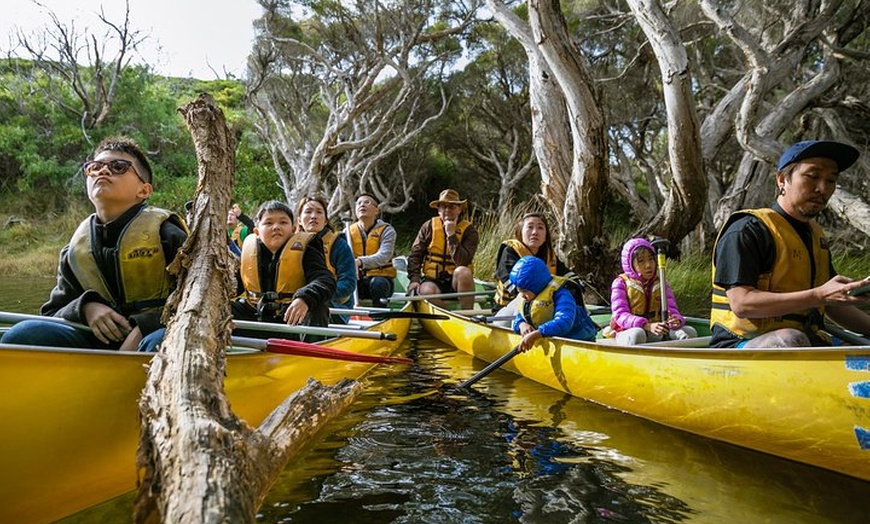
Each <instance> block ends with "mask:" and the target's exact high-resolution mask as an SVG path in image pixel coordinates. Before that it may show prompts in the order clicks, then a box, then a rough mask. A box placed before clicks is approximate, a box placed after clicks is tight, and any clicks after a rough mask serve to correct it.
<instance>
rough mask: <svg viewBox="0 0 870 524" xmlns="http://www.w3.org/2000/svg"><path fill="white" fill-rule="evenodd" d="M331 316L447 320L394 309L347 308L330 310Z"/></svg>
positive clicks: (429, 314)
mask: <svg viewBox="0 0 870 524" xmlns="http://www.w3.org/2000/svg"><path fill="white" fill-rule="evenodd" d="M329 314H330V315H357V316H361V317H370V318H371V319H372V320H383V319H387V318H420V319H427V320H447V318H449V317H447V316H446V315H436V314H433V313H418V312H417V311H395V310H392V309H382V308H372V309H346V308H332V307H331V308H329Z"/></svg>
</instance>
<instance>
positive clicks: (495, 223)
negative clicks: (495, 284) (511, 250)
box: [473, 205, 525, 281]
mask: <svg viewBox="0 0 870 524" xmlns="http://www.w3.org/2000/svg"><path fill="white" fill-rule="evenodd" d="M524 212H525V210H524V209H522V208H520V207H518V206H513V205H511V206H509V207H508V209H503V210H501V211H498V212H487V213H482V214H480V215H479V216H475V217H474V220H473V223H474V226H475V227H476V228H477V230H478V232H479V233H480V244H478V246H477V253H476V254H475V256H474V276H475V277H476V278H479V279H481V280H488V281H492V280H494V279H495V266H496V263H497V262H498V261H497V260H496V257H497V256H498V249H499V247H500V246H501V243H502V242H504V241H505V240H507V239H508V238H512V237H513V235H514V228H515V227H516V225H517V222H519V220H520V218H522V216H523V213H524Z"/></svg>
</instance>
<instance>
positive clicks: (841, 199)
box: [828, 187, 870, 237]
mask: <svg viewBox="0 0 870 524" xmlns="http://www.w3.org/2000/svg"><path fill="white" fill-rule="evenodd" d="M828 208H829V209H830V210H831V211H833V212H834V213H836V215H837V216H838V217H840V218H841V219H843V220H845V221H847V222H848V223H849V224H851V225H852V227H854V228H855V229H857V230H858V231H861V232H862V233H864V234H865V235H867V236H868V237H870V206H868V205H867V202H865V201H863V200H861V199H860V198H859V197H857V196H856V195H853V194H852V193H850V192H848V191H846V190H845V189H843V188H842V187H839V188H837V190H836V191H834V196H832V197H831V199H830V200H828Z"/></svg>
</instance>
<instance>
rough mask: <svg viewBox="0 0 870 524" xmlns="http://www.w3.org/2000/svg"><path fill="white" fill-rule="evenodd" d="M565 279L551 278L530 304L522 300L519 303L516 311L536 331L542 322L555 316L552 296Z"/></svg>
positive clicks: (554, 304)
mask: <svg viewBox="0 0 870 524" xmlns="http://www.w3.org/2000/svg"><path fill="white" fill-rule="evenodd" d="M565 281H566V279H565V278H563V277H553V278H552V279H551V280H550V282H549V283H548V284H547V287H545V288H544V289H543V290H542V291H541V292H540V293H538V294H537V295H536V296H535V298H533V299H532V301H531V302H526V301H525V300H523V301H522V302H521V303H520V307H519V308H518V311H520V314H521V315H522V317H523V320H524V321H525V322H526V323H527V324H530V325H531V326H532V327H534V328H535V329H537V328H538V327H540V325H541V324H543V323H544V322H549V321H550V320H553V316H554V315H555V314H556V303H555V301H554V299H553V295H554V294H555V293H556V291H557V290H558V289H559V288H560V287H562V286H563V285H564V284H565Z"/></svg>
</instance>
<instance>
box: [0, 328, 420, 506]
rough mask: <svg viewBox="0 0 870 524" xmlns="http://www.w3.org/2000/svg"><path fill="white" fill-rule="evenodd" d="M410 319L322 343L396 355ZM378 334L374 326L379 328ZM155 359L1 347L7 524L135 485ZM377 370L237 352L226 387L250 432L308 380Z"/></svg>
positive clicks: (0, 501) (0, 436) (0, 496)
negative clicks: (387, 337)
mask: <svg viewBox="0 0 870 524" xmlns="http://www.w3.org/2000/svg"><path fill="white" fill-rule="evenodd" d="M410 323H411V320H410V319H394V320H388V321H385V322H383V323H381V324H378V325H377V326H376V327H375V328H376V329H378V330H380V331H386V332H391V333H396V334H397V336H398V340H397V341H394V342H390V341H381V340H370V339H360V338H353V339H350V338H339V339H334V340H332V341H328V342H326V343H325V344H324V345H327V346H329V347H335V348H340V349H345V350H349V351H355V352H358V353H364V354H369V355H389V354H391V353H393V352H394V351H395V350H396V349H397V348H398V346H399V345H400V344H401V342H402V341H403V340H404V338H405V336H406V335H407V333H408V330H409V327H410ZM375 328H372V329H375ZM149 360H150V356H149V355H145V354H137V353H118V352H112V351H86V350H62V349H57V350H50V349H42V348H22V347H15V346H0V384H3V387H4V388H5V390H6V394H4V395H3V398H2V400H0V420H2V421H3V424H2V427H0V522H49V521H53V520H56V519H58V518H61V517H63V516H66V515H69V514H71V513H74V512H76V511H79V510H81V509H84V508H87V507H90V506H92V505H94V504H97V503H99V502H102V501H104V500H107V499H109V498H112V497H114V496H117V495H120V494H122V493H125V492H127V491H130V490H131V489H134V488H135V487H136V467H135V460H136V447H137V444H138V440H139V420H138V418H139V415H138V399H139V395H140V392H141V391H142V388H143V387H144V385H145V380H146V373H147V365H148V362H149ZM372 367H373V365H372V364H367V363H359V362H347V361H340V360H327V359H315V358H307V357H298V356H293V355H280V354H274V353H259V352H256V353H242V354H231V355H229V356H228V358H227V372H226V378H225V379H224V387H225V391H226V392H227V397H228V399H229V401H230V405H231V407H232V409H233V411H234V412H235V413H236V414H237V415H238V416H239V417H240V418H242V419H244V420H246V421H247V422H248V423H250V424H252V425H255V426H256V425H257V424H259V423H260V422H261V421H262V420H263V419H264V418H265V417H266V415H268V414H269V413H270V412H271V411H272V409H274V408H275V407H276V406H277V405H278V404H280V403H281V402H282V401H283V400H284V399H285V398H287V397H288V396H289V395H291V394H292V393H293V392H295V391H297V390H299V389H301V388H302V387H303V386H304V385H305V383H306V382H307V380H308V378H309V377H312V378H316V379H318V380H320V381H321V382H323V383H324V384H334V383H336V382H338V381H340V380H341V379H343V378H351V379H356V378H359V377H361V376H362V375H363V374H365V373H366V372H367V371H368V370H370V369H371V368H372Z"/></svg>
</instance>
